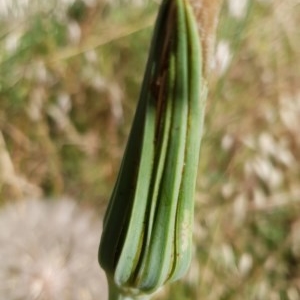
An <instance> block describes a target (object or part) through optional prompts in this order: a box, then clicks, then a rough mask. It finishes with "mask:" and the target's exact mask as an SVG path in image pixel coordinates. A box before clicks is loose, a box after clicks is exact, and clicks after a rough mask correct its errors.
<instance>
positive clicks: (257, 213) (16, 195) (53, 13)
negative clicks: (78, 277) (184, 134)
mask: <svg viewBox="0 0 300 300" xmlns="http://www.w3.org/2000/svg"><path fill="white" fill-rule="evenodd" d="M156 11H157V3H156V2H155V1H150V0H149V1H138V0H131V1H130V0H128V1H121V0H120V1H117V0H114V1H113V0H99V1H96V0H89V1H88V0H68V1H67V0H65V1H54V0H53V1H49V0H48V1H38V0H35V1H33V0H32V1H21V0H18V1H16V0H14V1H2V2H0V201H1V203H2V205H3V204H4V203H5V202H9V201H16V199H20V198H24V197H37V196H42V195H43V196H51V197H56V196H59V195H62V194H66V195H69V196H72V197H73V198H75V199H78V201H80V202H81V204H82V205H84V206H90V207H92V208H94V209H96V210H97V211H98V212H99V216H100V215H101V214H102V213H103V210H104V209H105V207H106V204H107V201H108V199H109V196H110V193H111V190H112V188H113V185H114V181H115V179H116V174H117V171H118V167H119V163H120V159H121V157H122V153H123V149H124V145H125V143H126V139H127V136H128V131H129V129H130V125H131V120H132V118H133V114H134V111H135V105H136V100H137V97H138V92H139V88H140V83H141V79H142V76H143V70H144V66H145V63H146V58H147V51H148V47H149V42H150V36H151V29H152V27H151V25H152V24H153V20H154V17H155V14H156ZM299 25H300V3H299V0H287V1H279V0H273V1H271V0H269V1H267V0H264V1H263V0H260V1H258V0H252V1H245V0H243V1H238V0H236V1H233V0H226V1H225V3H224V7H223V10H222V13H221V20H220V24H219V29H218V39H217V44H216V60H215V62H214V70H213V72H212V76H211V82H210V94H209V101H208V106H207V115H206V127H205V128H206V131H205V136H204V139H203V143H202V151H201V156H200V168H199V177H198V189H197V191H198V192H197V199H196V215H195V255H194V261H193V263H192V267H191V270H190V272H189V274H187V276H186V278H185V280H183V281H180V282H177V283H176V284H174V285H171V286H169V287H167V288H166V289H165V290H163V291H162V292H161V293H160V294H158V295H157V299H172V300H174V299H180V300H183V299H206V300H219V299H224V300H225V299H230V300H231V299H258V300H260V299H262V300H265V299H271V300H277V299H278V300H279V299H287V300H297V299H300V180H299V178H300V164H299V160H300V136H299V134H298V130H299V128H300V84H299V82H300V71H299V70H300V52H299V49H300V35H299ZM95 263H97V262H96V260H95ZM78 284H80V283H78ZM9 300H10V299H9ZM103 300H104V299H103Z"/></svg>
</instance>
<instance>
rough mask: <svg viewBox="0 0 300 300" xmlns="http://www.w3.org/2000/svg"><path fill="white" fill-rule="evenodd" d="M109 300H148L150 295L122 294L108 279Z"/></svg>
mask: <svg viewBox="0 0 300 300" xmlns="http://www.w3.org/2000/svg"><path fill="white" fill-rule="evenodd" d="M108 287H109V290H108V292H109V297H108V299H109V300H150V299H151V295H129V294H124V293H122V292H121V291H120V290H119V289H118V288H117V287H116V285H115V283H114V282H113V281H112V280H110V279H108Z"/></svg>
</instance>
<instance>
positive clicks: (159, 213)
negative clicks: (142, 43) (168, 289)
mask: <svg viewBox="0 0 300 300" xmlns="http://www.w3.org/2000/svg"><path fill="white" fill-rule="evenodd" d="M151 45H152V46H151V50H150V55H149V59H148V64H147V68H146V72H145V76H144V81H143V86H142V90H141V94H140V99H139V102H138V107H137V111H136V114H135V118H134V122H133V125H132V129H131V132H130V136H129V140H128V144H127V147H126V150H125V154H124V158H123V161H122V164H121V168H120V171H119V175H118V179H117V182H116V185H115V188H114V191H113V193H112V196H111V199H110V202H109V206H108V208H107V211H106V215H105V218H104V226H103V233H102V238H101V243H100V248H99V262H100V264H101V266H102V268H103V269H104V270H105V271H106V274H107V277H108V280H109V282H110V284H112V285H115V287H116V288H117V289H118V290H119V291H120V293H121V294H122V293H123V294H124V295H132V296H134V295H143V294H151V293H152V292H154V291H155V290H157V289H158V288H159V287H161V286H162V285H164V284H165V283H166V282H169V281H174V280H176V279H178V278H180V277H181V276H182V275H183V274H184V273H185V272H186V270H187V268H188V267H189V263H190V260H191V243H192V224H193V214H194V191H195V183H196V176H197V168H198V156H199V148H200V140H201V135H202V125H203V118H204V106H205V99H206V85H205V84H204V82H203V80H202V73H201V70H202V60H201V58H202V52H201V44H200V39H199V34H198V30H197V24H196V20H195V17H194V14H193V11H192V9H191V7H190V4H189V3H188V1H186V0H165V1H163V3H162V5H161V8H160V12H159V15H158V18H157V21H156V27H155V31H154V36H153V39H152V44H151Z"/></svg>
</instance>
